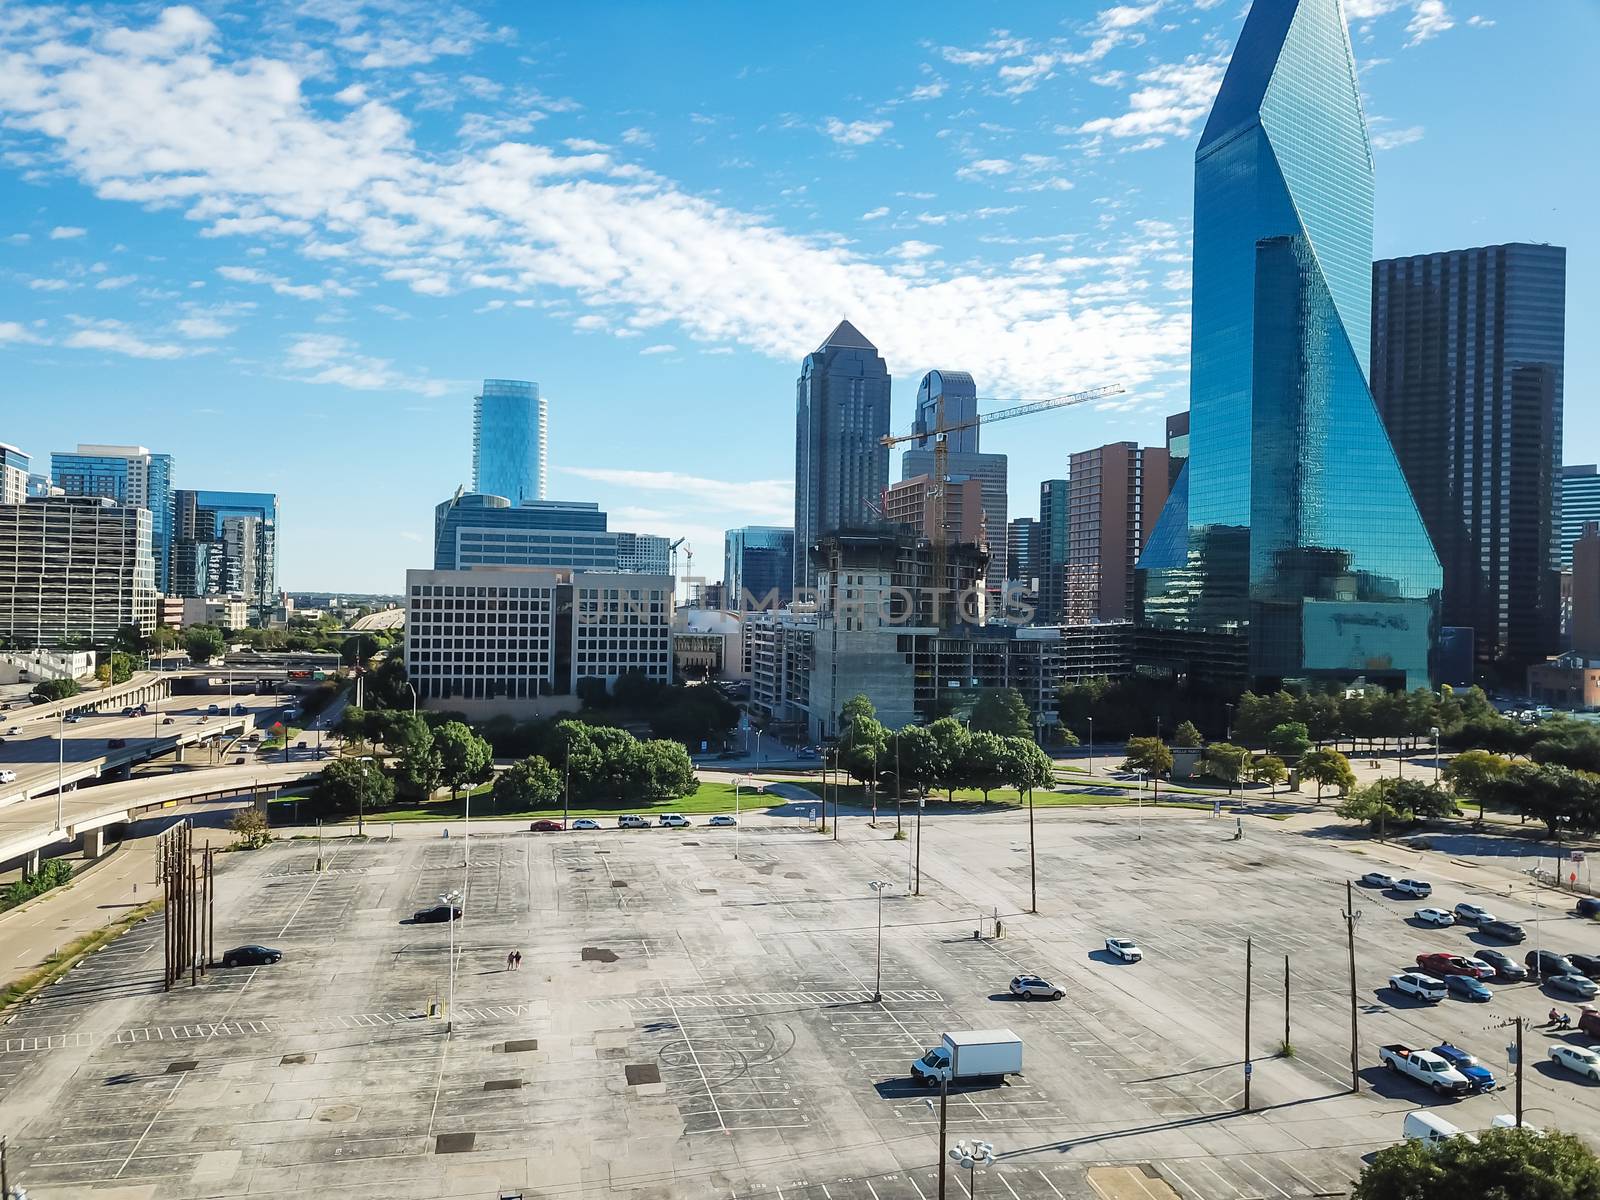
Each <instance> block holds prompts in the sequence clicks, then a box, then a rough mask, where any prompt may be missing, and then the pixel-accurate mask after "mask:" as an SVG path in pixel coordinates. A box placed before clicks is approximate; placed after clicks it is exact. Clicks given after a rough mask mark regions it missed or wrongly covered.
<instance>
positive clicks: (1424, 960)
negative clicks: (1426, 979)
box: [1417, 953, 1494, 979]
mask: <svg viewBox="0 0 1600 1200" xmlns="http://www.w3.org/2000/svg"><path fill="white" fill-rule="evenodd" d="M1417 966H1419V967H1421V968H1422V970H1423V971H1424V972H1425V973H1426V974H1429V975H1434V976H1437V977H1438V978H1440V979H1443V978H1444V977H1445V976H1446V975H1467V976H1470V977H1471V978H1473V979H1493V978H1494V968H1493V967H1491V966H1490V965H1489V964H1488V963H1485V962H1479V961H1478V960H1477V959H1475V958H1468V957H1467V956H1466V955H1464V954H1441V953H1435V954H1419V955H1417Z"/></svg>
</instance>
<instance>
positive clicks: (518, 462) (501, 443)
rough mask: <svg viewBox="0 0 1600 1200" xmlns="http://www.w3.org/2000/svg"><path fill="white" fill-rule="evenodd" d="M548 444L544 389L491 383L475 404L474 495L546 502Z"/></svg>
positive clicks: (505, 381) (519, 382)
mask: <svg viewBox="0 0 1600 1200" xmlns="http://www.w3.org/2000/svg"><path fill="white" fill-rule="evenodd" d="M548 442H549V431H548V427H547V422H546V412H545V403H544V400H543V398H542V397H541V396H540V395H539V385H538V384H537V383H526V382H524V381H523V380H520V379H485V380H484V381H483V394H482V395H479V396H474V397H473V400H472V490H473V491H474V492H476V493H478V494H479V495H488V496H504V497H505V498H506V499H508V500H510V501H511V503H512V504H526V503H527V502H528V501H530V500H543V499H544V487H545V473H546V467H547V465H548V464H547V462H546V456H547V453H548Z"/></svg>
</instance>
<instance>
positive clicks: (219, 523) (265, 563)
mask: <svg viewBox="0 0 1600 1200" xmlns="http://www.w3.org/2000/svg"><path fill="white" fill-rule="evenodd" d="M173 496H174V510H175V512H176V520H177V532H178V541H177V545H176V547H175V550H174V554H173V562H174V564H175V568H176V569H175V571H174V573H173V588H172V593H171V594H173V595H179V596H206V595H213V594H217V593H228V592H236V593H239V594H241V595H243V596H244V598H245V600H246V601H247V602H248V603H249V604H251V605H253V606H256V607H261V608H266V607H270V606H271V605H272V604H274V603H275V602H276V599H277V590H278V497H277V496H276V495H275V494H273V493H272V492H228V491H218V490H215V489H197V490H189V489H179V490H178V491H176V492H174V493H173Z"/></svg>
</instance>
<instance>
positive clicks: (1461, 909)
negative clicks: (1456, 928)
mask: <svg viewBox="0 0 1600 1200" xmlns="http://www.w3.org/2000/svg"><path fill="white" fill-rule="evenodd" d="M1495 919H1496V918H1495V915H1494V914H1493V913H1492V912H1490V911H1489V910H1488V909H1487V908H1479V907H1478V906H1477V905H1476V904H1468V903H1466V902H1465V901H1463V902H1462V903H1460V904H1458V905H1456V920H1458V921H1460V922H1461V923H1462V924H1463V925H1482V924H1484V923H1485V922H1486V921H1493V920H1495Z"/></svg>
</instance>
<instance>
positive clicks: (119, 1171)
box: [111, 1075, 186, 1179]
mask: <svg viewBox="0 0 1600 1200" xmlns="http://www.w3.org/2000/svg"><path fill="white" fill-rule="evenodd" d="M185 1078H186V1076H184V1075H179V1076H178V1081H177V1082H176V1083H174V1084H173V1085H172V1090H171V1091H170V1092H168V1093H167V1094H166V1096H165V1098H163V1099H162V1101H161V1103H160V1104H158V1105H156V1111H155V1112H153V1113H151V1114H150V1123H149V1124H148V1125H146V1126H145V1127H144V1132H143V1133H141V1134H140V1135H139V1140H138V1141H136V1142H135V1143H134V1144H133V1149H131V1150H129V1151H128V1157H127V1158H125V1159H123V1160H122V1165H121V1166H120V1167H118V1168H117V1173H116V1174H115V1175H113V1176H112V1177H111V1178H113V1179H121V1178H122V1173H123V1172H124V1171H126V1170H127V1169H128V1164H129V1163H131V1162H132V1161H133V1156H134V1155H135V1154H137V1153H139V1147H140V1146H142V1145H144V1140H145V1138H147V1137H149V1136H150V1131H151V1130H152V1129H154V1128H155V1126H156V1122H157V1121H158V1120H160V1118H161V1110H162V1109H163V1108H165V1107H166V1106H167V1101H168V1100H171V1099H172V1098H173V1097H174V1096H176V1095H177V1094H178V1089H179V1088H181V1087H182V1086H183V1081H184V1079H185Z"/></svg>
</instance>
